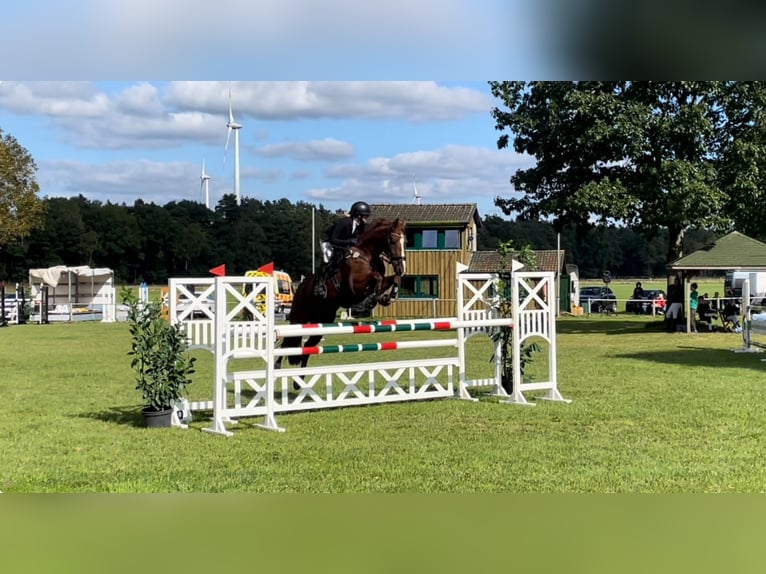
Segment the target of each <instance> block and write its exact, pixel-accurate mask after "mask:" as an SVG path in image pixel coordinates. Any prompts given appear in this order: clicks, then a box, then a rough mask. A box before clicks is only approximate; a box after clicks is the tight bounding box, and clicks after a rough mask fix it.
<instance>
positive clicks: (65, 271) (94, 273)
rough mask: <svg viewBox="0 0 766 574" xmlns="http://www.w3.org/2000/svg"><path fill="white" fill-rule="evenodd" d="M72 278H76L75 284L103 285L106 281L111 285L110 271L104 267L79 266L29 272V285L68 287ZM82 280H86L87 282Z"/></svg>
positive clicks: (58, 266) (60, 266) (61, 266)
mask: <svg viewBox="0 0 766 574" xmlns="http://www.w3.org/2000/svg"><path fill="white" fill-rule="evenodd" d="M73 277H76V278H78V279H77V281H76V283H88V284H90V283H91V280H93V281H94V282H95V283H105V282H107V281H108V282H110V283H111V279H112V270H111V269H107V268H105V267H101V268H99V267H95V268H94V267H88V266H87V265H80V266H78V267H67V266H66V265H56V266H54V267H48V268H45V269H30V270H29V284H30V285H32V286H39V285H40V284H41V283H45V284H46V285H48V286H50V287H54V288H55V287H56V286H58V285H59V284H62V285H69V282H70V280H71V279H72V278H73ZM81 278H82V279H81ZM84 278H87V280H86V279H84Z"/></svg>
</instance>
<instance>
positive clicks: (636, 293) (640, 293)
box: [633, 281, 644, 315]
mask: <svg viewBox="0 0 766 574" xmlns="http://www.w3.org/2000/svg"><path fill="white" fill-rule="evenodd" d="M643 298H644V288H643V287H641V281H639V282H638V283H636V288H635V289H633V300H634V301H635V302H636V304H635V307H634V309H635V310H636V315H639V314H641V311H642V310H643V308H644V303H643V301H642V299H643Z"/></svg>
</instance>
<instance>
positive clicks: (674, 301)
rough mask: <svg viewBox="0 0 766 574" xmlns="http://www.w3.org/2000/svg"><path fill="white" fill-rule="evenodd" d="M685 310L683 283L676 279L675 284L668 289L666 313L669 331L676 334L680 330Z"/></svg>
mask: <svg viewBox="0 0 766 574" xmlns="http://www.w3.org/2000/svg"><path fill="white" fill-rule="evenodd" d="M683 308H684V292H683V289H682V287H681V281H680V280H679V279H678V277H675V278H674V280H673V284H672V285H671V286H670V287H668V311H667V313H665V321H666V326H667V330H668V331H670V332H675V331H677V330H678V321H679V319H680V318H681V315H682V313H683Z"/></svg>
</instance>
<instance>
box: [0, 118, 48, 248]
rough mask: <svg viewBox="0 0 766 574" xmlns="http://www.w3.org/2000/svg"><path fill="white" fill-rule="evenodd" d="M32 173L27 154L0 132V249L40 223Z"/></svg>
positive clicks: (39, 204) (31, 161)
mask: <svg viewBox="0 0 766 574" xmlns="http://www.w3.org/2000/svg"><path fill="white" fill-rule="evenodd" d="M36 172H37V165H36V164H35V161H34V159H32V156H31V155H30V153H29V152H28V151H27V150H26V149H25V148H24V147H23V146H21V144H19V142H18V141H16V138H14V137H13V136H12V135H10V134H3V130H2V129H0V247H4V246H6V245H8V244H9V243H11V242H13V241H17V240H19V239H23V238H24V237H27V236H29V234H30V233H31V232H32V229H33V228H34V227H35V226H37V225H39V224H40V223H41V222H42V221H43V217H44V204H43V202H42V201H41V200H40V198H39V197H38V196H37V193H38V191H40V187H39V186H38V185H37V181H36V179H35V174H36Z"/></svg>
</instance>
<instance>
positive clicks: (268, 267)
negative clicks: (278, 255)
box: [257, 261, 274, 275]
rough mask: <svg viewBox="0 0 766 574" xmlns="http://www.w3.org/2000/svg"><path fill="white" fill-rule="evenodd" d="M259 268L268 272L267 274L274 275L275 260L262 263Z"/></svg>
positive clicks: (263, 271)
mask: <svg viewBox="0 0 766 574" xmlns="http://www.w3.org/2000/svg"><path fill="white" fill-rule="evenodd" d="M257 270H258V271H261V272H262V273H266V274H267V275H274V262H273V261H272V262H271V263H267V264H266V265H261V266H260V267H259V268H258V269H257Z"/></svg>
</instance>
